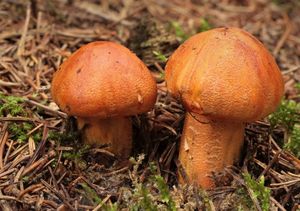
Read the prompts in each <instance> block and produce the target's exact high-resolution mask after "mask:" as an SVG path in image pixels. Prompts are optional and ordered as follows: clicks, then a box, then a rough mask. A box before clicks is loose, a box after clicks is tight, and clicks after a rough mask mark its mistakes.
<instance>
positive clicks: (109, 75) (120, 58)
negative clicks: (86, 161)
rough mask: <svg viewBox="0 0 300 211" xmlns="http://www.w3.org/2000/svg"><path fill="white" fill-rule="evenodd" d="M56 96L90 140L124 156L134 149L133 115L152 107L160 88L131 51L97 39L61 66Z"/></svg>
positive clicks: (54, 84) (54, 88) (53, 88)
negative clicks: (75, 118) (74, 117)
mask: <svg viewBox="0 0 300 211" xmlns="http://www.w3.org/2000/svg"><path fill="white" fill-rule="evenodd" d="M51 94H52V97H53V100H54V101H55V102H56V103H57V104H58V106H59V107H60V109H61V110H63V111H64V112H66V113H67V114H68V115H70V116H76V117H77V121H78V128H79V129H81V130H82V134H83V140H84V142H85V143H86V144H89V145H98V146H107V147H108V148H107V149H108V151H110V152H112V153H114V154H115V155H116V156H117V157H119V158H121V159H125V158H128V157H129V155H130V151H131V148H132V124H131V119H130V116H132V115H136V114H141V113H144V112H147V111H149V110H151V109H152V108H153V106H154V104H155V101H156V95H157V87H156V83H155V80H154V78H153V77H152V75H151V73H150V71H149V70H148V68H147V67H146V66H145V64H144V63H143V62H142V61H141V60H140V59H139V58H138V57H137V56H136V55H135V54H133V53H132V52H131V51H130V50H129V49H127V48H126V47H124V46H122V45H120V44H116V43H113V42H108V41H98V42H92V43H89V44H87V45H85V46H83V47H81V48H80V49H78V50H77V51H76V52H75V53H73V54H72V55H71V56H70V57H69V58H68V59H67V60H66V61H65V62H64V63H63V64H62V65H61V66H60V68H59V69H58V71H56V73H55V74H54V77H53V80H52V86H51Z"/></svg>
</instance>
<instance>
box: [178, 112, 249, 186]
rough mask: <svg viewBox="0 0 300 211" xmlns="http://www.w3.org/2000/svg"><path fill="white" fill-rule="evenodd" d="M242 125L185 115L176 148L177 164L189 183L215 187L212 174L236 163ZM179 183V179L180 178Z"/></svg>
mask: <svg viewBox="0 0 300 211" xmlns="http://www.w3.org/2000/svg"><path fill="white" fill-rule="evenodd" d="M244 128H245V126H244V124H243V123H241V122H232V121H224V120H212V119H209V118H207V117H205V116H203V115H198V114H194V113H191V114H190V113H187V114H186V117H185V124H184V128H183V134H182V137H181V142H180V147H179V161H180V162H181V164H182V167H183V168H184V170H185V173H186V175H187V177H188V181H189V182H190V183H196V184H198V185H200V186H201V187H203V188H205V189H208V188H212V187H214V186H215V184H214V180H213V178H212V174H213V172H220V171H222V170H223V169H224V167H226V166H229V165H232V164H233V163H234V161H236V160H238V158H239V155H240V150H241V147H242V145H243V135H244ZM180 182H181V183H183V182H184V181H183V179H182V178H180Z"/></svg>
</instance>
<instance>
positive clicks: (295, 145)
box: [284, 124, 300, 158]
mask: <svg viewBox="0 0 300 211" xmlns="http://www.w3.org/2000/svg"><path fill="white" fill-rule="evenodd" d="M284 148H285V149H287V150H288V151H290V152H292V153H293V154H294V155H295V156H297V157H298V158H300V150H299V149H300V124H296V125H295V126H294V128H293V131H292V133H291V135H290V136H289V139H288V142H287V143H286V144H285V145H284Z"/></svg>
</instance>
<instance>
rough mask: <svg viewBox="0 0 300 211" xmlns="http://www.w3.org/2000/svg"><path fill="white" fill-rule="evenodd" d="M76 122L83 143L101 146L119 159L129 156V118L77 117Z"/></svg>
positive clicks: (130, 137) (130, 140)
mask: <svg viewBox="0 0 300 211" xmlns="http://www.w3.org/2000/svg"><path fill="white" fill-rule="evenodd" d="M77 122H78V129H80V130H81V131H82V136H83V137H82V138H83V141H84V143H85V144H89V145H96V146H103V147H105V149H106V150H107V151H109V152H112V153H113V154H115V155H116V156H117V157H118V158H120V159H126V158H128V157H129V156H130V152H131V148H132V124H131V120H130V118H128V117H118V118H108V119H95V118H89V119H87V118H77Z"/></svg>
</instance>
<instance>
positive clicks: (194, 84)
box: [166, 28, 283, 121]
mask: <svg viewBox="0 0 300 211" xmlns="http://www.w3.org/2000/svg"><path fill="white" fill-rule="evenodd" d="M166 81H167V87H168V90H169V91H170V92H171V93H172V94H173V95H175V96H177V97H180V98H181V99H182V101H183V103H184V105H185V106H186V108H187V110H189V111H193V112H195V113H199V114H203V115H207V116H209V117H212V118H216V119H232V120H237V121H252V120H256V119H259V118H262V117H264V116H266V115H268V114H269V113H270V112H272V111H274V110H275V109H276V107H277V105H278V104H279V102H280V99H281V97H282V95H283V79H282V75H281V73H280V70H279V68H278V66H277V64H276V62H275V60H274V58H273V57H272V56H271V54H270V53H269V52H268V50H267V49H266V48H265V47H264V46H263V44H262V43H261V42H259V41H258V40H257V39H256V38H255V37H254V36H252V35H251V34H249V33H248V32H246V31H244V30H242V29H239V28H216V29H213V30H209V31H207V32H203V33H200V34H197V35H195V36H193V37H191V38H189V39H188V40H187V41H186V42H184V43H183V44H182V45H181V46H180V47H179V48H178V49H177V50H176V51H175V52H174V54H173V55H172V56H171V57H170V59H169V61H168V63H167V66H166Z"/></svg>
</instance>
